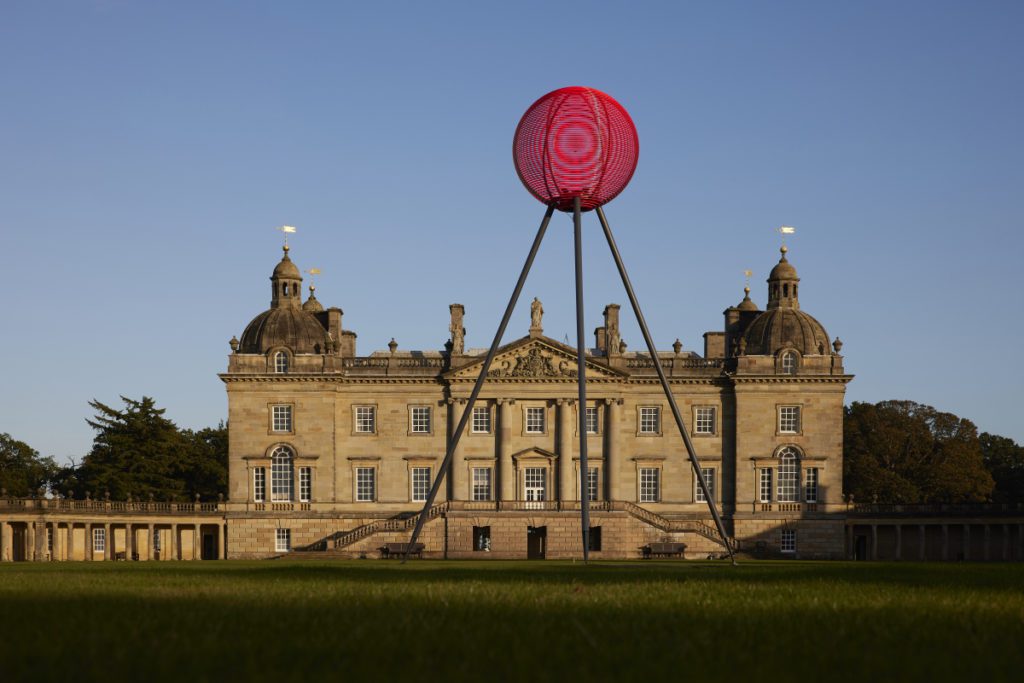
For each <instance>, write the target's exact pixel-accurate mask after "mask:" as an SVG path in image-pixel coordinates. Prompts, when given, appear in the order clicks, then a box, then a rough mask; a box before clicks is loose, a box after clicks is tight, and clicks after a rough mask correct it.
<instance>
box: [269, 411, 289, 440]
mask: <svg viewBox="0 0 1024 683" xmlns="http://www.w3.org/2000/svg"><path fill="white" fill-rule="evenodd" d="M270 431H272V432H282V433H289V434H290V433H291V432H292V406H291V404H287V403H286V404H278V405H273V406H270Z"/></svg>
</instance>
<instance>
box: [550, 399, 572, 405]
mask: <svg viewBox="0 0 1024 683" xmlns="http://www.w3.org/2000/svg"><path fill="white" fill-rule="evenodd" d="M555 405H556V406H574V405H576V399H574V398H556V399H555Z"/></svg>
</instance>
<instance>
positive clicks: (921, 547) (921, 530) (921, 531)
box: [917, 524, 927, 562]
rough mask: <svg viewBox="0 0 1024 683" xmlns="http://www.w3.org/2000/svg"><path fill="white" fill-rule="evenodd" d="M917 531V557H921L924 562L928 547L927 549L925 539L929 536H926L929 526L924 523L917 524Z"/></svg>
mask: <svg viewBox="0 0 1024 683" xmlns="http://www.w3.org/2000/svg"><path fill="white" fill-rule="evenodd" d="M917 533H918V539H917V559H919V560H920V561H921V562H924V561H925V559H926V557H927V552H926V549H925V539H926V538H927V536H926V534H927V527H926V526H925V525H924V524H918V525H917Z"/></svg>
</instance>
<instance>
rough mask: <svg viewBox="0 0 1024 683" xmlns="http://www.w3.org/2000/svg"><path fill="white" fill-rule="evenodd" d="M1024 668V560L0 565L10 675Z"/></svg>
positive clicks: (959, 671)
mask: <svg viewBox="0 0 1024 683" xmlns="http://www.w3.org/2000/svg"><path fill="white" fill-rule="evenodd" d="M313 675H324V676H328V677H329V679H328V680H332V681H333V680H345V679H350V678H351V679H366V678H369V677H374V678H377V677H382V678H389V679H394V680H401V679H403V678H405V679H408V678H413V679H423V678H441V677H445V678H447V679H454V680H476V679H498V680H505V679H509V680H513V679H516V680H533V681H543V680H571V681H574V680H579V681H586V680H587V679H598V680H613V679H617V680H635V679H640V678H646V677H658V678H662V677H665V676H671V677H672V679H673V680H679V681H694V680H712V679H714V680H730V681H740V680H743V679H746V680H756V679H760V680H800V681H811V680H822V681H831V680H851V681H852V680H857V681H869V680H930V681H935V680H973V681H978V682H979V683H980V682H985V683H988V682H989V681H1003V680H1007V681H1008V680H1021V677H1022V675H1024V565H1021V564H985V565H983V564H848V563H835V562H833V563H809V562H746V563H743V564H741V565H740V566H738V567H732V566H730V565H729V564H728V563H725V562H657V561H654V562H646V563H625V562H623V563H612V562H602V563H596V564H592V565H590V566H582V565H580V564H571V563H564V562H534V563H526V562H433V561H412V562H410V563H409V564H408V565H406V566H401V565H399V564H398V563H397V562H393V561H392V562H387V561H376V560H370V561H354V562H337V563H326V562H324V563H320V562H284V561H273V562H270V561H268V562H219V563H218V562H196V563H70V564H27V563H25V564H5V565H0V681H3V682H4V683H7V682H8V681H46V680H68V681H73V680H111V679H113V680H141V681H142V682H143V683H149V682H151V681H156V680H184V681H205V680H274V681H286V680H311V679H312V676H313Z"/></svg>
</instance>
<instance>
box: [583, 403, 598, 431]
mask: <svg viewBox="0 0 1024 683" xmlns="http://www.w3.org/2000/svg"><path fill="white" fill-rule="evenodd" d="M586 419H587V434H597V408H587V418H586Z"/></svg>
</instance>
